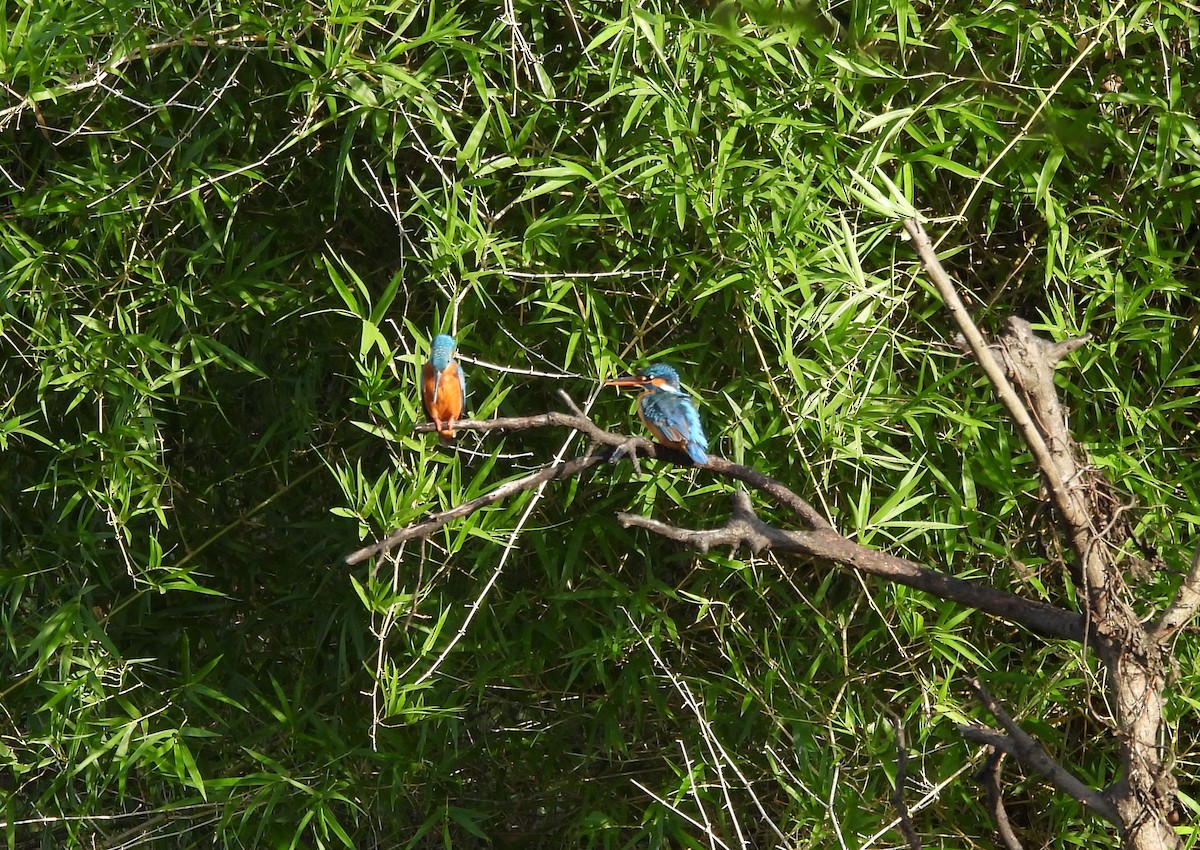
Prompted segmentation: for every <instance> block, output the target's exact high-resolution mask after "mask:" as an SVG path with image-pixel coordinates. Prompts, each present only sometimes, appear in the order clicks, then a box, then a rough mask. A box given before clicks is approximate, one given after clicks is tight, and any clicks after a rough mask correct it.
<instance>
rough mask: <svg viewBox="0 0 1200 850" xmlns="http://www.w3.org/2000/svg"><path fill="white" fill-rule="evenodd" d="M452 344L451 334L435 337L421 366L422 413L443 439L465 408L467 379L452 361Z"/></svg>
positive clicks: (452, 430)
mask: <svg viewBox="0 0 1200 850" xmlns="http://www.w3.org/2000/svg"><path fill="white" fill-rule="evenodd" d="M456 344H457V343H455V342H454V337H452V336H448V335H446V334H438V335H437V336H435V337H434V338H433V344H432V345H430V346H429V362H428V363H426V364H425V366H424V367H423V368H422V369H421V395H422V397H423V398H424V399H425V412H426V413H428V414H429V418H430V419H432V420H433V424H434V427H436V428H437V432H438V435H439V436H440V437H442V439H444V440H452V439H454V423H455V421H456V420H458V419H460V418H461V417H462V415H463V411H464V410H466V407H467V378H466V376H465V375H463V370H462V366H459V365H458V362H457V361H456V360H454V347H455V345H456Z"/></svg>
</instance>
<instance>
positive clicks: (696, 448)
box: [687, 440, 708, 464]
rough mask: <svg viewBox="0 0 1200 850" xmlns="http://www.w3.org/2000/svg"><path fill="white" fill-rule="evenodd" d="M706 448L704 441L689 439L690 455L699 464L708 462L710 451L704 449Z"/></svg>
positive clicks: (688, 449) (688, 451)
mask: <svg viewBox="0 0 1200 850" xmlns="http://www.w3.org/2000/svg"><path fill="white" fill-rule="evenodd" d="M704 448H705V447H704V444H703V443H698V442H696V441H695V440H688V444H687V453H688V457H690V458H691V459H692V460H694V461H695V462H696V463H699V464H705V463H708V453H707V452H706V451H705V450H704Z"/></svg>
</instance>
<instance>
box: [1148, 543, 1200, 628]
mask: <svg viewBox="0 0 1200 850" xmlns="http://www.w3.org/2000/svg"><path fill="white" fill-rule="evenodd" d="M1197 611H1200V545H1198V546H1197V547H1196V552H1195V554H1194V555H1192V566H1191V568H1190V569H1189V570H1188V571H1187V575H1185V576H1184V577H1183V581H1182V582H1181V583H1180V585H1179V588H1178V589H1177V590H1176V591H1175V597H1174V598H1173V599H1172V600H1171V604H1170V605H1168V606H1167V607H1166V609H1165V610H1164V611H1163V612H1162V616H1160V617H1159V618H1158V621H1157V622H1156V623H1155V624H1154V625H1153V626H1151V627H1150V637H1151V638H1152V639H1153V640H1155V641H1157V642H1158V644H1159V646H1166V645H1167V644H1168V643H1170V642H1171V641H1172V640H1174V638H1175V635H1177V634H1178V633H1179V631H1180V630H1181V629H1182V628H1184V626H1186V625H1187V624H1188V623H1190V622H1191V621H1192V620H1193V619H1194V618H1195V616H1196V613H1197Z"/></svg>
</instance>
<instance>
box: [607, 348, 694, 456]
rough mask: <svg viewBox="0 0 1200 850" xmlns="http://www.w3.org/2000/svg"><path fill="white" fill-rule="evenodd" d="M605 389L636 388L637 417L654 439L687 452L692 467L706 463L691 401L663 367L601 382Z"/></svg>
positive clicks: (658, 365)
mask: <svg viewBox="0 0 1200 850" xmlns="http://www.w3.org/2000/svg"><path fill="white" fill-rule="evenodd" d="M605 386H606V387H640V388H641V390H642V394H641V396H640V397H639V398H638V415H639V416H640V417H641V418H642V422H644V423H645V424H646V427H647V428H649V429H650V433H652V434H653V435H654V439H656V440H658V441H659V442H660V443H662V444H663V445H664V446H669V447H670V448H673V449H679V450H680V451H684V452H687V454H688V457H690V458H691V459H692V460H693V461H694V462H695V463H698V464H705V463H708V438H707V437H705V436H704V429H703V428H701V427H700V414H698V413H697V412H696V406H695V405H694V404H692V397H691V396H689V395H688V394H687V393H685V392H684V391H683V388H682V387H681V386H680V385H679V373H677V372H676V371H675V370H674V369H672V368H671V367H670V366H668V365H666V364H665V363H655V364H652V365H650V366H647V367H646V368H645V369H643V370H642V371H640V372H638V373H637V374H636V375H634V376H632V377H629V378H617V379H615V380H612V381H607V382H605Z"/></svg>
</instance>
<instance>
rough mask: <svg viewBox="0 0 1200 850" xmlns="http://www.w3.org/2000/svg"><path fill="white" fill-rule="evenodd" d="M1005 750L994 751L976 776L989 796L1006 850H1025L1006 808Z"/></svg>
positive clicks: (994, 821) (997, 829)
mask: <svg viewBox="0 0 1200 850" xmlns="http://www.w3.org/2000/svg"><path fill="white" fill-rule="evenodd" d="M1006 755H1007V753H1005V752H1004V750H1000V749H993V750H992V751H991V753H990V754H989V755H988V757H987V760H986V761H985V762H984V763H983V767H981V768H980V769H979V772H978V773H977V774H975V778H976V779H977V780H978V781H979V782H981V783H982V784H983V787H984V789H985V790H986V791H987V796H988V810H989V811H990V812H991V814H992V822H993V823H995V824H996V832H997V834H998V835H999V836H1000V843H1001V844H1003V845H1004V847H1005V850H1024V848H1023V847H1022V846H1021V842H1020V840H1019V839H1018V838H1017V834H1016V833H1015V832H1013V828H1012V824H1011V823H1010V822H1009V820H1008V810H1007V809H1006V808H1005V807H1004V787H1003V785H1002V784H1001V782H1000V779H1001V774H1002V773H1003V771H1004V757H1005V756H1006Z"/></svg>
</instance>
